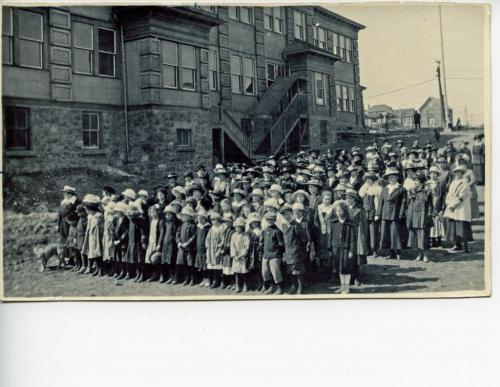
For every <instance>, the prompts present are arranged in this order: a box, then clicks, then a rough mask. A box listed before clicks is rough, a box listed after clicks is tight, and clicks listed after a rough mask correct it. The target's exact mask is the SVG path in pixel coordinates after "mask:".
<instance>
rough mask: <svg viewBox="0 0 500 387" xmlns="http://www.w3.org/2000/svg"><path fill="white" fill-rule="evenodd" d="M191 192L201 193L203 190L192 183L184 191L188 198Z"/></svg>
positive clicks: (198, 185)
mask: <svg viewBox="0 0 500 387" xmlns="http://www.w3.org/2000/svg"><path fill="white" fill-rule="evenodd" d="M193 191H200V192H203V188H202V187H201V185H200V184H198V183H193V184H191V185H190V186H189V187H188V188H187V189H186V194H187V195H188V196H191V195H192V193H193Z"/></svg>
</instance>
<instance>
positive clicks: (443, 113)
mask: <svg viewBox="0 0 500 387" xmlns="http://www.w3.org/2000/svg"><path fill="white" fill-rule="evenodd" d="M436 63H437V68H436V73H437V80H438V85H439V100H440V101H441V122H442V123H443V130H447V125H446V113H445V112H446V107H445V104H444V98H443V89H442V87H441V67H440V66H441V63H440V62H439V61H438V60H437V61H436Z"/></svg>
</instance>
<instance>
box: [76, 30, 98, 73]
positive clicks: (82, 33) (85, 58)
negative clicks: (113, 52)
mask: <svg viewBox="0 0 500 387" xmlns="http://www.w3.org/2000/svg"><path fill="white" fill-rule="evenodd" d="M93 55H94V27H93V26H92V25H91V24H86V23H80V22H74V23H73V69H74V72H75V73H78V74H92V71H93V70H92V68H93Z"/></svg>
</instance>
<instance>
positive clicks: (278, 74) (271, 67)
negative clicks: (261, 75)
mask: <svg viewBox="0 0 500 387" xmlns="http://www.w3.org/2000/svg"><path fill="white" fill-rule="evenodd" d="M289 75H290V73H289V68H288V66H286V65H280V64H275V63H269V62H267V63H266V86H267V87H270V86H271V85H272V84H273V83H274V81H275V80H276V79H278V78H282V77H288V76H289Z"/></svg>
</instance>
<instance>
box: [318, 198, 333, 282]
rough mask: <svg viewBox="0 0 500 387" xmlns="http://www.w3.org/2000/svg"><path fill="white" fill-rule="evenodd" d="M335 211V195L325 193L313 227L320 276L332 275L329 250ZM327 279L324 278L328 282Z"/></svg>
mask: <svg viewBox="0 0 500 387" xmlns="http://www.w3.org/2000/svg"><path fill="white" fill-rule="evenodd" d="M334 216H335V213H334V210H333V195H332V193H331V192H330V191H323V193H322V199H321V203H320V204H319V205H318V207H316V213H315V216H314V219H315V221H314V227H313V241H314V244H315V245H316V257H317V259H318V260H319V266H320V268H321V269H320V273H319V274H320V275H321V276H323V274H329V273H332V262H331V261H332V259H331V252H330V249H329V243H330V240H329V239H330V231H331V224H332V217H334ZM326 279H327V278H322V280H326Z"/></svg>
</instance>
